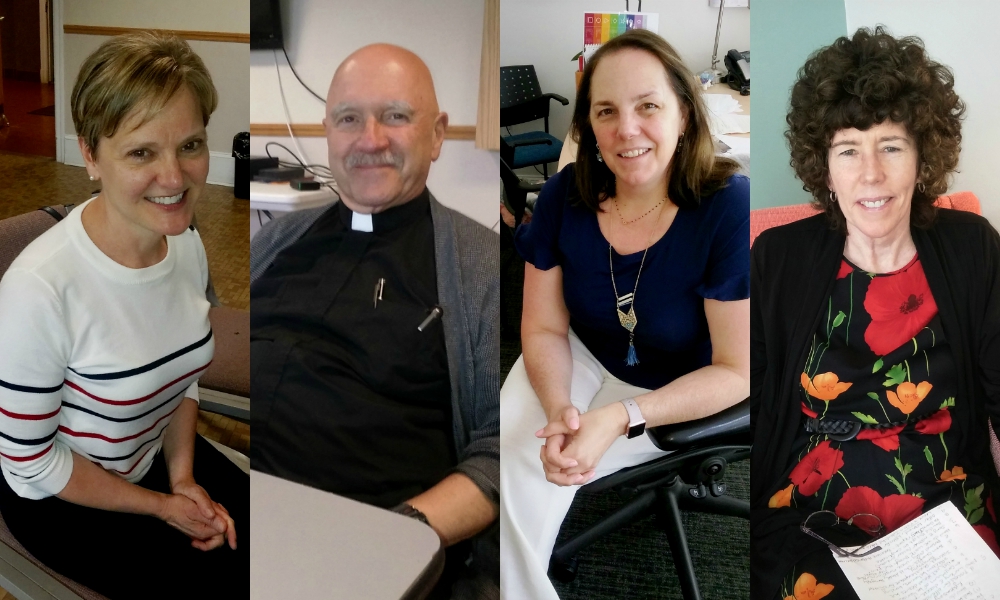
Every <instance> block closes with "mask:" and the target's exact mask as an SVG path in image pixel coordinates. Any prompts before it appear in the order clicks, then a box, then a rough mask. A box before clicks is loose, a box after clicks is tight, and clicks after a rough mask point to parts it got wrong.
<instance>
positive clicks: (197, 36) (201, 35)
mask: <svg viewBox="0 0 1000 600" xmlns="http://www.w3.org/2000/svg"><path fill="white" fill-rule="evenodd" d="M133 31H156V32H160V33H169V34H172V35H176V36H177V37H179V38H182V39H185V40H199V41H203V42H231V43H236V44H249V43H250V34H249V33H230V32H227V31H186V30H180V29H151V28H143V27H100V26H95V25H63V33H75V34H78V35H106V36H115V35H121V34H123V33H131V32H133Z"/></svg>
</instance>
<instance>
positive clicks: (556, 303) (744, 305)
mask: <svg viewBox="0 0 1000 600" xmlns="http://www.w3.org/2000/svg"><path fill="white" fill-rule="evenodd" d="M706 115H707V110H706V108H705V106H704V104H703V102H702V99H701V97H700V95H699V90H698V88H697V87H696V82H695V79H694V77H693V76H692V75H691V73H690V71H689V70H688V69H687V67H685V66H684V64H683V62H682V61H681V59H680V56H679V55H678V54H677V52H676V51H675V50H674V49H673V48H672V47H671V46H670V45H669V44H668V43H667V42H666V41H665V40H664V39H663V38H661V37H660V36H658V35H656V34H655V33H652V32H650V31H645V30H633V31H629V32H627V33H625V34H623V35H621V36H618V37H616V38H614V39H612V40H611V41H610V42H608V43H607V44H605V45H604V46H602V47H601V48H600V49H599V50H597V52H595V53H594V55H593V57H592V58H591V60H590V62H588V63H587V67H586V69H585V70H584V73H583V78H582V80H581V82H580V88H579V91H578V94H577V99H576V108H575V111H574V115H573V131H574V132H575V134H576V136H577V141H578V142H579V144H580V147H579V152H578V156H577V160H576V163H575V164H574V165H570V166H567V167H566V168H565V169H563V170H562V171H560V172H559V173H558V174H557V175H555V176H553V177H552V179H550V180H549V181H548V183H546V185H545V187H544V188H543V189H542V192H541V194H540V195H539V197H538V202H537V203H536V205H535V212H534V216H533V219H532V221H531V223H530V225H522V226H521V227H519V228H518V230H517V232H516V235H515V245H516V246H517V250H518V252H520V254H521V256H523V257H524V259H525V261H526V262H527V264H526V265H525V274H524V315H523V318H522V324H521V342H522V347H523V349H524V355H523V356H522V358H521V359H519V360H518V361H517V362H516V363H515V364H514V366H513V368H512V369H511V371H510V374H509V375H508V377H507V380H506V381H505V382H504V385H503V389H502V390H501V391H500V454H501V456H502V457H503V460H502V461H501V464H500V553H501V555H500V560H501V565H502V566H501V570H500V588H501V594H502V596H503V597H504V598H510V599H518V600H520V599H521V598H531V599H532V600H556V598H557V596H556V591H555V589H554V588H553V586H552V584H551V582H550V581H549V579H548V576H547V574H546V572H547V570H548V565H549V557H550V555H551V554H552V549H553V546H554V545H555V541H556V534H558V533H559V525H560V524H561V523H562V521H563V518H564V517H565V516H566V513H567V512H568V511H569V507H570V504H572V502H573V497H574V495H575V494H576V491H577V490H578V489H579V487H578V486H580V485H583V484H585V483H587V482H589V481H592V480H594V479H597V478H600V477H603V476H605V475H609V474H611V473H614V472H616V471H618V470H620V469H623V468H625V467H630V466H634V465H637V464H640V463H643V462H647V461H649V460H652V459H654V458H658V457H659V456H661V455H663V451H661V450H659V449H658V448H657V447H656V446H655V445H654V444H653V442H652V441H650V440H649V438H648V437H647V436H645V435H642V432H643V427H644V426H648V427H653V426H656V425H663V424H667V423H677V422H681V421H690V420H694V419H698V418H700V417H705V416H708V415H711V414H714V413H717V412H719V411H721V410H724V409H726V408H728V407H730V406H732V405H734V404H736V403H737V402H739V401H741V400H743V399H745V398H746V397H747V394H748V391H749V384H750V382H749V367H750V357H749V352H748V343H749V340H748V329H749V325H748V323H749V318H750V307H749V299H748V296H749V293H750V289H749V288H750V272H749V264H748V263H749V241H750V240H749V221H750V182H749V180H748V179H747V178H746V177H744V176H742V175H737V174H735V171H736V169H737V165H736V163H735V162H733V161H731V160H729V159H726V158H721V157H716V156H715V149H714V145H713V143H712V139H711V134H710V132H709V128H708V120H707V118H706ZM543 442H544V445H543Z"/></svg>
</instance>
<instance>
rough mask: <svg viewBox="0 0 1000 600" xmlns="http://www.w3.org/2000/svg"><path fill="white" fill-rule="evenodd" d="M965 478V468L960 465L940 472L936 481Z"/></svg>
mask: <svg viewBox="0 0 1000 600" xmlns="http://www.w3.org/2000/svg"><path fill="white" fill-rule="evenodd" d="M959 479H965V470H964V469H962V467H952V468H951V469H950V470H949V469H945V470H944V471H942V472H941V479H938V481H958V480H959Z"/></svg>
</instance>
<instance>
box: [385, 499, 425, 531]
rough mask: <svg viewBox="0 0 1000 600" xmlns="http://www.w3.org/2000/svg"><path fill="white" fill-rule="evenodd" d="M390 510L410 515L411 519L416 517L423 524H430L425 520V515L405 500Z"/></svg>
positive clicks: (405, 515) (406, 515)
mask: <svg viewBox="0 0 1000 600" xmlns="http://www.w3.org/2000/svg"><path fill="white" fill-rule="evenodd" d="M392 512H394V513H399V514H401V515H403V516H404V517H410V518H411V519H416V520H418V521H420V522H421V523H423V524H424V525H427V526H428V527H430V525H431V524H430V522H429V521H428V520H427V515H425V514H424V513H422V512H420V510H419V509H417V508H414V507H413V506H411V505H410V504H408V503H406V502H403V503H402V504H400V505H399V506H396V507H394V508H393V509H392Z"/></svg>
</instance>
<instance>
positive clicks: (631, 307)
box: [608, 200, 663, 367]
mask: <svg viewBox="0 0 1000 600" xmlns="http://www.w3.org/2000/svg"><path fill="white" fill-rule="evenodd" d="M660 206H663V200H661V201H660V203H659V204H657V205H656V206H655V207H653V209H650V210H649V211H647V212H646V213H645V214H643V215H642V217H645V216H646V215H648V214H649V213H650V212H653V210H655V209H656V208H658V207H660ZM615 211H618V202H617V200H616V201H615ZM662 214H663V211H662V210H661V211H660V212H659V214H657V215H656V223H654V224H653V229H652V230H651V231H650V232H649V239H648V240H647V241H646V249H645V250H644V251H643V253H642V260H641V261H640V262H639V274H638V275H636V277H635V287H634V288H633V289H632V293H630V294H625V295H624V296H619V295H618V285H617V284H616V283H615V265H614V261H613V260H612V259H611V256H612V250H613V247H612V245H611V242H608V266H609V267H611V288H612V289H613V290H614V292H615V302H616V306H615V311H616V312H617V313H618V321H619V322H620V323H621V324H622V327H624V328H625V329H626V330H627V331H628V356H626V358H625V364H626V365H628V366H630V367H634V366H635V365H637V364H639V358H638V357H637V356H636V354H635V326H636V325H637V324H638V322H639V320H638V319H636V316H635V294H636V292H638V291H639V278H640V277H642V267H643V265H645V264H646V254H648V253H649V247H650V246H651V245H652V243H653V234H654V233H656V226H657V225H659V223H660V216H661V215H662ZM618 217H619V218H622V217H621V212H619V213H618ZM642 217H639V218H638V219H632V220H631V221H629V223H634V222H635V221H638V220H639V219H641V218H642ZM611 222H612V227H611V231H612V233H613V232H614V219H612V220H611ZM622 223H623V224H626V223H625V220H624V219H622ZM626 306H627V307H628V312H627V313H626V312H623V311H622V308H624V307H626Z"/></svg>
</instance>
